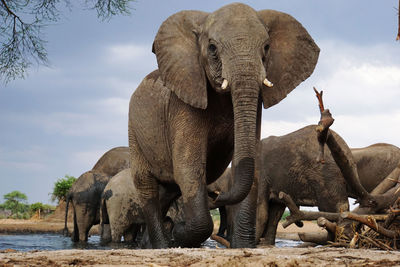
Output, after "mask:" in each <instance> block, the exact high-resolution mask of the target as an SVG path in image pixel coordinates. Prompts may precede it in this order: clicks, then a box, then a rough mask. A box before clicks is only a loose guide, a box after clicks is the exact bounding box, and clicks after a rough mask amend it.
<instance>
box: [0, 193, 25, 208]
mask: <svg viewBox="0 0 400 267" xmlns="http://www.w3.org/2000/svg"><path fill="white" fill-rule="evenodd" d="M3 198H4V199H5V202H4V203H3V205H2V207H3V208H4V209H7V210H10V211H11V212H12V213H13V214H17V213H24V212H26V211H28V209H29V205H28V204H27V200H28V197H27V196H26V195H25V194H24V193H21V192H20V191H16V190H15V191H12V192H10V193H8V194H5V195H4V196H3Z"/></svg>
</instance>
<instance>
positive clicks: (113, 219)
mask: <svg viewBox="0 0 400 267" xmlns="http://www.w3.org/2000/svg"><path fill="white" fill-rule="evenodd" d="M159 188H160V189H159V191H160V199H161V200H162V201H160V202H161V203H162V210H163V211H164V212H165V211H166V210H167V209H168V208H169V206H170V204H171V203H172V202H173V201H174V200H175V199H176V198H177V197H178V195H177V194H176V195H168V196H167V195H166V194H165V189H164V187H163V186H160V187H159ZM138 203H139V194H138V192H137V189H136V187H135V185H134V183H133V179H132V177H131V170H130V168H128V169H125V170H122V171H121V172H119V173H118V174H116V175H115V176H114V177H112V178H111V180H110V182H109V183H108V184H107V186H106V187H105V188H104V191H103V194H102V198H101V208H100V228H101V230H100V235H101V241H102V242H104V243H107V242H110V241H111V242H113V243H119V242H121V239H122V237H124V241H125V242H128V243H132V242H135V241H138V240H137V237H138V233H139V231H140V230H141V229H143V228H142V227H143V226H144V225H145V221H144V217H143V212H142V209H141V208H140V206H139V204H138ZM172 207H174V206H173V205H172ZM177 210H179V208H178V209H177ZM165 213H166V212H165ZM178 214H179V212H177V211H175V213H174V215H173V216H174V217H177V216H178ZM164 217H165V216H164ZM164 228H165V230H166V232H170V231H171V230H172V221H171V220H170V219H169V217H166V219H165V222H164Z"/></svg>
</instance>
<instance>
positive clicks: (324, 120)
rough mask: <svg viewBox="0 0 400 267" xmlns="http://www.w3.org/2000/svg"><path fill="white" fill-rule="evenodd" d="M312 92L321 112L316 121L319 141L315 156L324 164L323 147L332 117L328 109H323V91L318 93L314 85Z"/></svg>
mask: <svg viewBox="0 0 400 267" xmlns="http://www.w3.org/2000/svg"><path fill="white" fill-rule="evenodd" d="M314 92H315V94H316V97H317V99H318V106H319V111H320V114H321V118H320V120H319V122H318V126H317V128H316V131H317V132H318V143H319V155H318V157H317V162H320V163H322V164H324V163H325V159H324V147H325V143H326V139H327V134H328V131H329V127H330V126H331V125H332V124H333V122H334V119H333V118H332V114H331V113H330V112H329V109H325V107H324V102H323V99H322V94H323V91H321V92H320V93H319V92H318V91H317V89H316V88H315V87H314Z"/></svg>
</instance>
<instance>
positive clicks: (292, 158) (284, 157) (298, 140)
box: [261, 125, 347, 211]
mask: <svg viewBox="0 0 400 267" xmlns="http://www.w3.org/2000/svg"><path fill="white" fill-rule="evenodd" d="M315 128H316V125H309V126H306V127H304V128H302V129H299V130H297V131H295V132H292V133H289V134H287V135H284V136H279V137H277V136H272V137H268V138H266V139H263V140H262V159H261V166H262V168H261V177H262V179H267V183H269V184H270V186H271V192H272V193H275V195H277V194H279V192H280V191H283V192H285V193H287V194H289V195H291V196H292V198H293V200H294V201H295V202H296V203H297V204H298V205H303V206H318V207H319V208H320V210H324V211H335V210H336V206H337V204H338V203H346V202H347V189H346V183H345V180H344V178H343V176H342V174H341V172H340V169H339V168H338V166H337V165H336V163H335V161H334V159H333V157H332V155H331V153H330V151H329V149H327V148H326V149H325V164H321V163H319V162H317V160H316V159H317V156H318V153H319V143H318V139H317V133H316V131H315ZM332 134H334V135H337V134H336V133H335V132H333V131H332Z"/></svg>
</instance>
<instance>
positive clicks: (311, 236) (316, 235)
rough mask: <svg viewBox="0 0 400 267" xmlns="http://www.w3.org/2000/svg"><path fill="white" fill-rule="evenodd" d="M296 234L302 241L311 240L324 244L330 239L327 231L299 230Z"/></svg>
mask: <svg viewBox="0 0 400 267" xmlns="http://www.w3.org/2000/svg"><path fill="white" fill-rule="evenodd" d="M298 235H299V238H300V240H301V241H303V242H311V243H315V244H319V245H326V244H327V243H328V242H329V240H330V237H329V234H328V232H310V233H304V232H300V233H299V234H298Z"/></svg>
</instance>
